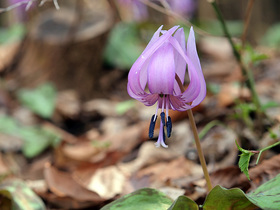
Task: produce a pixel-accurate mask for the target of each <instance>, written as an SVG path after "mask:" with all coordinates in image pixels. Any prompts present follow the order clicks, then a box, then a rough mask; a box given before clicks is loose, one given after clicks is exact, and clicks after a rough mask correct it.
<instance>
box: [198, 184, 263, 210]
mask: <svg viewBox="0 0 280 210" xmlns="http://www.w3.org/2000/svg"><path fill="white" fill-rule="evenodd" d="M256 208H257V207H256V206H255V205H254V204H252V203H251V202H250V200H249V199H248V198H247V197H246V195H245V194H244V192H243V191H242V190H240V189H238V188H235V189H229V190H228V189H226V188H223V187H221V186H219V185H217V186H216V187H214V188H213V189H212V190H211V192H210V193H209V194H208V196H207V197H206V200H205V203H204V204H203V209H204V210H219V209H234V210H244V209H246V210H250V209H256Z"/></svg>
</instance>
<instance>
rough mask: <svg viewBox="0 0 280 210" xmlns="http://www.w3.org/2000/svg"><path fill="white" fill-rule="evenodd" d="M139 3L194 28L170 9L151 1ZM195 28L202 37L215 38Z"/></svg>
mask: <svg viewBox="0 0 280 210" xmlns="http://www.w3.org/2000/svg"><path fill="white" fill-rule="evenodd" d="M139 1H140V2H142V3H143V4H146V5H147V6H149V7H151V8H153V9H154V10H156V11H158V12H161V13H163V14H165V15H168V16H171V17H173V18H175V19H177V20H179V21H181V22H182V23H183V24H185V25H186V26H189V27H191V26H192V24H191V23H190V22H189V21H187V20H186V19H185V18H184V17H182V16H181V15H179V14H177V13H176V12H173V11H171V10H170V9H166V8H164V7H161V6H159V5H157V4H155V3H153V2H151V1H149V0H139ZM193 27H194V29H195V31H196V33H198V34H200V35H203V36H213V35H211V34H209V33H207V32H206V31H204V30H202V29H200V28H197V27H196V26H193Z"/></svg>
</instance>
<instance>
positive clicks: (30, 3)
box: [0, 0, 60, 13]
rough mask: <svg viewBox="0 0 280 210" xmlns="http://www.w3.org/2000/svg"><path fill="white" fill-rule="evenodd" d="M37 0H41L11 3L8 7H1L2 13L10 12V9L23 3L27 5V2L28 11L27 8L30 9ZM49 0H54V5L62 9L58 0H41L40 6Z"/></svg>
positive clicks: (23, 0)
mask: <svg viewBox="0 0 280 210" xmlns="http://www.w3.org/2000/svg"><path fill="white" fill-rule="evenodd" d="M36 1H39V0H22V1H21V2H18V3H15V4H12V5H10V6H8V7H6V8H0V13H3V12H8V11H10V10H13V9H15V8H17V7H20V6H21V5H25V4H26V8H25V10H26V11H27V10H29V9H30V7H31V5H32V4H33V3H34V2H36ZM47 1H52V2H53V4H54V6H55V8H56V9H57V10H59V9H60V7H59V5H58V2H57V0H41V1H40V3H39V6H43V5H44V4H45V3H46V2H47Z"/></svg>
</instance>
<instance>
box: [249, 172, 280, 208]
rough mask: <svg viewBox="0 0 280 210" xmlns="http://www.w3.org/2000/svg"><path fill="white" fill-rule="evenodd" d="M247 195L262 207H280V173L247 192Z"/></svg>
mask: <svg viewBox="0 0 280 210" xmlns="http://www.w3.org/2000/svg"><path fill="white" fill-rule="evenodd" d="M247 197H248V199H249V200H250V201H251V202H252V203H254V204H255V205H257V206H258V207H260V208H262V209H266V210H278V209H280V174H278V175H277V176H276V177H275V178H273V179H271V180H269V181H268V182H266V183H264V184H262V185H261V186H259V187H258V188H257V189H256V190H254V191H253V192H252V193H249V194H247Z"/></svg>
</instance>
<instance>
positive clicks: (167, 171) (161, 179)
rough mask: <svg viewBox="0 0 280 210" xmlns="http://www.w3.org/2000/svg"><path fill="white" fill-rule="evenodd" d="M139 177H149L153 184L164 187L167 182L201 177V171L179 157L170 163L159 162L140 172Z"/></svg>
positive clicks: (192, 163)
mask: <svg viewBox="0 0 280 210" xmlns="http://www.w3.org/2000/svg"><path fill="white" fill-rule="evenodd" d="M137 175H138V176H139V177H143V176H150V177H151V179H152V180H153V183H154V182H157V184H158V183H161V184H162V185H164V183H165V182H167V181H168V180H174V179H178V178H182V177H186V176H187V177H193V176H200V175H202V169H201V167H200V166H199V165H198V164H195V163H194V162H193V161H190V160H187V159H186V158H184V157H179V158H177V159H175V160H172V161H170V162H160V163H156V164H153V165H151V166H149V167H147V168H144V169H142V170H140V171H139V172H138V173H137Z"/></svg>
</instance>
